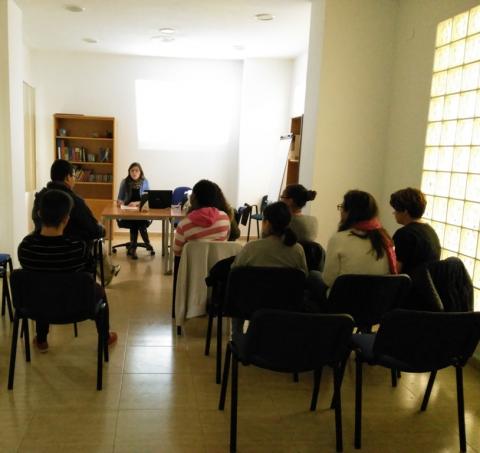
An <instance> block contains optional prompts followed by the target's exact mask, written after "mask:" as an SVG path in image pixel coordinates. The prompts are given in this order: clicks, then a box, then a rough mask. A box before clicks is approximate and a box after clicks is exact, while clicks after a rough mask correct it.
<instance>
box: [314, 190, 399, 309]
mask: <svg viewBox="0 0 480 453" xmlns="http://www.w3.org/2000/svg"><path fill="white" fill-rule="evenodd" d="M337 208H338V210H339V211H340V223H339V225H338V231H337V232H336V233H335V234H334V235H333V236H332V237H331V238H330V240H329V241H328V245H327V254H326V257H325V268H324V271H323V273H322V276H321V278H319V276H318V275H317V276H312V275H310V277H309V289H310V293H311V298H312V299H314V300H316V301H318V302H320V303H322V302H324V301H325V299H326V296H327V292H328V289H329V288H331V287H332V285H333V282H334V281H335V279H336V278H337V277H338V276H340V275H344V274H370V275H385V274H396V273H397V264H396V258H395V251H394V248H393V241H392V239H391V238H390V236H389V235H388V233H387V232H386V231H385V229H384V228H383V227H382V225H381V223H380V221H379V220H378V217H377V216H378V207H377V203H376V201H375V198H373V196H372V195H370V194H369V193H367V192H363V191H361V190H350V191H348V192H347V193H346V194H345V195H344V196H343V203H341V204H339V205H338V206H337ZM312 272H314V271H312Z"/></svg>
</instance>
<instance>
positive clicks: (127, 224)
mask: <svg viewBox="0 0 480 453" xmlns="http://www.w3.org/2000/svg"><path fill="white" fill-rule="evenodd" d="M133 222H146V226H145V228H141V229H140V228H139V229H138V232H140V235H141V237H142V239H143V242H137V238H136V235H137V233H136V232H135V229H132V227H133V228H135V224H134V223H133ZM147 224H148V225H147ZM151 224H152V221H151V220H148V221H147V220H124V219H120V220H117V225H118V227H119V228H128V229H129V230H130V240H129V241H128V242H123V243H122V244H117V245H114V246H113V247H112V252H113V253H117V249H118V248H120V247H125V248H126V249H127V255H130V256H132V258H133V259H137V255H136V253H132V252H131V248H132V245H133V244H136V248H144V249H146V250H147V251H148V252H150V255H152V256H153V255H155V250H154V249H153V247H152V244H150V238H149V237H148V232H147V228H148V227H149V226H150V225H151Z"/></svg>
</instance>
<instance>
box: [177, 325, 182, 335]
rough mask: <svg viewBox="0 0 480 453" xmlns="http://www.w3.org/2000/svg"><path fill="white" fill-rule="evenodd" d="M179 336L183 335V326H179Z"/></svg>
mask: <svg viewBox="0 0 480 453" xmlns="http://www.w3.org/2000/svg"><path fill="white" fill-rule="evenodd" d="M177 335H179V336H180V335H182V326H177Z"/></svg>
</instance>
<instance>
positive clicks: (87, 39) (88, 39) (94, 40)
mask: <svg viewBox="0 0 480 453" xmlns="http://www.w3.org/2000/svg"><path fill="white" fill-rule="evenodd" d="M83 40H84V41H85V42H88V44H97V43H98V39H95V38H83Z"/></svg>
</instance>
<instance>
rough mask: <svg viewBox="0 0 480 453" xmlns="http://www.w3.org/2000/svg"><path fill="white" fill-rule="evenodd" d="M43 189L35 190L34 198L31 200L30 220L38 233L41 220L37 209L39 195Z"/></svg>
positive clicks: (38, 206)
mask: <svg viewBox="0 0 480 453" xmlns="http://www.w3.org/2000/svg"><path fill="white" fill-rule="evenodd" d="M42 192H43V191H40V192H37V193H36V194H35V200H34V201H33V208H32V220H33V224H34V231H35V232H36V233H38V232H39V231H40V230H41V228H42V222H41V221H40V216H39V214H38V210H39V208H40V197H41V195H42Z"/></svg>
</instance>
